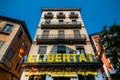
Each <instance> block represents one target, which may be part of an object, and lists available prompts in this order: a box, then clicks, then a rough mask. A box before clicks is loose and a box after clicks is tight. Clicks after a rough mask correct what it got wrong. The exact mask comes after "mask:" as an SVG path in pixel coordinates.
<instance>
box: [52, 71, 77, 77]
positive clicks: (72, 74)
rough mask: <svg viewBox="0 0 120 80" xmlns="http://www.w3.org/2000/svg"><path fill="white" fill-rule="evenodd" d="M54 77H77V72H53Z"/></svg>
mask: <svg viewBox="0 0 120 80" xmlns="http://www.w3.org/2000/svg"><path fill="white" fill-rule="evenodd" d="M50 76H52V77H77V73H76V72H52V73H51V75H50Z"/></svg>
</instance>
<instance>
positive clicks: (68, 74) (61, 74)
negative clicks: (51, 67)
mask: <svg viewBox="0 0 120 80" xmlns="http://www.w3.org/2000/svg"><path fill="white" fill-rule="evenodd" d="M45 74H47V75H50V76H52V77H77V75H78V74H79V75H83V76H87V75H94V76H96V75H97V72H95V71H86V72H80V71H79V72H26V76H31V75H37V76H41V75H45Z"/></svg>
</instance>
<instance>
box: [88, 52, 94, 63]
mask: <svg viewBox="0 0 120 80" xmlns="http://www.w3.org/2000/svg"><path fill="white" fill-rule="evenodd" d="M87 56H88V57H89V60H90V62H93V58H92V54H87Z"/></svg>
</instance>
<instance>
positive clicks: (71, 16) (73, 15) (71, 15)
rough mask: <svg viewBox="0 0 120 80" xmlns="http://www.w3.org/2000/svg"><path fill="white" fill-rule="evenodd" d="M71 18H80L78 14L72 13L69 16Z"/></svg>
mask: <svg viewBox="0 0 120 80" xmlns="http://www.w3.org/2000/svg"><path fill="white" fill-rule="evenodd" d="M69 18H70V19H72V18H78V14H77V13H70V14H69Z"/></svg>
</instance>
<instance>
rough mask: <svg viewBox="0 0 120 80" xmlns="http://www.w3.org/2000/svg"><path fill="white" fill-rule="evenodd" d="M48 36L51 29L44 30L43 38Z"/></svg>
mask: <svg viewBox="0 0 120 80" xmlns="http://www.w3.org/2000/svg"><path fill="white" fill-rule="evenodd" d="M48 37H49V30H43V33H42V38H43V39H48Z"/></svg>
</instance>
